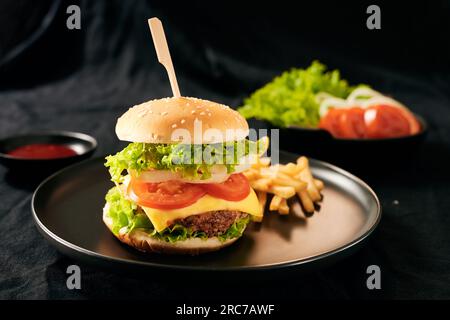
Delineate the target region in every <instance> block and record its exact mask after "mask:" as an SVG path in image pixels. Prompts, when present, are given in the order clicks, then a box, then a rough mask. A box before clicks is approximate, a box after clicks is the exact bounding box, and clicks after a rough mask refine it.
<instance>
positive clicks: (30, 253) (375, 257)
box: [0, 1, 450, 301]
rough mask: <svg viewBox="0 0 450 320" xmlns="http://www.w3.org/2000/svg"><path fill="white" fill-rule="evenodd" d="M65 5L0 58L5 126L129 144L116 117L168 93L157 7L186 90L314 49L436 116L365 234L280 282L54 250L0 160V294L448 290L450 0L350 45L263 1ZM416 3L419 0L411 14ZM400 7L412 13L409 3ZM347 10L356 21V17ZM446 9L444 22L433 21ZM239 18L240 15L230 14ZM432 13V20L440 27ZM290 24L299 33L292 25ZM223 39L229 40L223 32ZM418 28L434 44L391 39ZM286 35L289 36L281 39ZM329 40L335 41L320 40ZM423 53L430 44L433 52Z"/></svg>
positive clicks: (381, 191) (407, 294)
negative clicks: (74, 19)
mask: <svg viewBox="0 0 450 320" xmlns="http://www.w3.org/2000/svg"><path fill="white" fill-rule="evenodd" d="M68 4H69V3H66V2H64V1H63V3H62V4H61V10H60V13H59V17H58V18H57V19H56V20H55V21H54V23H53V24H52V26H51V28H52V29H51V30H49V31H48V33H47V35H46V36H44V38H43V39H41V40H40V42H39V43H37V44H36V46H35V48H33V49H32V50H30V51H29V52H28V53H26V54H25V56H22V57H21V58H20V59H19V60H16V61H15V62H14V64H13V65H9V66H7V67H4V66H3V67H4V69H0V70H2V73H1V74H0V83H1V90H0V137H6V136H9V135H13V134H18V133H25V132H30V131H34V130H40V129H55V130H57V129H64V130H72V131H80V132H85V133H87V134H90V135H92V136H94V137H95V138H96V139H97V140H98V141H99V147H98V150H97V151H96V154H95V156H99V155H103V154H108V153H112V152H115V151H117V150H119V149H121V148H122V147H123V146H124V145H123V143H119V142H118V140H117V138H116V136H115V134H114V125H115V120H116V118H117V117H118V116H119V115H120V114H122V113H123V112H124V111H126V109H127V108H128V107H129V106H132V105H134V104H137V103H140V102H142V101H146V100H149V99H152V98H159V97H165V96H169V95H170V86H169V84H168V80H167V76H166V73H165V71H164V69H163V67H162V66H160V65H159V64H158V63H157V60H156V56H155V53H154V48H153V44H152V41H151V37H150V33H149V31H148V25H147V18H149V17H151V16H155V15H158V16H160V17H162V18H163V22H164V25H165V29H166V34H167V38H168V40H169V44H170V47H171V50H172V57H173V59H174V64H175V67H176V69H177V76H178V81H179V85H180V88H181V92H182V93H183V95H186V96H195V97H202V98H205V99H209V100H214V101H220V102H222V103H225V104H228V105H230V106H233V107H236V106H238V105H239V104H240V103H241V101H242V98H243V97H245V96H246V95H247V94H248V93H250V92H251V91H252V90H254V89H256V88H257V87H258V86H260V85H262V84H263V83H265V82H267V81H270V80H271V78H272V77H273V76H275V75H277V74H279V73H280V72H281V71H282V70H284V69H286V68H289V67H291V66H306V65H307V64H309V62H310V61H311V60H312V59H313V58H320V59H321V60H323V62H325V63H327V64H329V65H330V66H332V67H337V68H339V69H341V70H342V71H343V74H344V77H346V78H347V79H350V81H351V82H352V83H358V82H364V83H369V84H371V85H372V86H374V87H375V88H377V89H378V90H380V91H382V92H386V93H388V94H391V95H393V96H395V97H396V98H398V99H399V100H400V101H403V102H404V103H405V104H406V105H408V106H410V107H411V108H412V109H413V111H414V112H417V113H419V114H421V115H422V116H423V117H425V118H426V119H427V120H428V123H429V134H428V137H427V140H426V142H425V145H424V148H423V150H422V153H421V155H420V157H419V158H418V159H417V161H416V162H415V163H414V166H413V167H411V168H404V169H403V170H402V168H400V169H396V170H395V171H394V170H391V169H390V168H389V167H386V170H385V174H384V175H378V176H376V177H372V178H371V179H370V181H369V182H370V184H371V185H372V187H373V188H374V190H375V191H376V192H377V194H378V195H379V197H380V200H381V203H382V207H383V218H382V221H381V223H380V225H379V227H378V229H377V231H376V232H375V233H374V235H373V237H372V238H371V239H370V240H369V241H368V243H367V244H366V245H365V246H364V247H363V248H362V249H361V250H360V251H359V252H357V253H356V254H354V255H353V256H351V257H349V258H347V259H345V260H343V261H341V262H338V263H337V264H334V265H332V266H330V267H327V268H325V269H320V270H316V271H311V272H310V273H308V274H307V275H305V274H294V275H293V276H290V277H289V279H288V280H286V279H284V280H282V281H280V279H279V278H277V277H272V276H271V274H270V273H267V275H266V276H264V278H263V280H261V279H260V278H258V279H256V278H253V277H252V275H249V276H247V277H246V278H245V279H241V278H239V280H238V278H236V281H233V280H232V279H231V280H227V281H223V280H221V278H219V277H218V278H217V279H215V280H214V281H202V277H198V279H189V278H188V277H180V275H178V274H166V275H164V276H162V275H158V276H152V274H150V273H151V272H152V271H148V273H149V274H147V275H135V274H117V273H116V272H111V271H107V270H104V269H99V268H96V267H93V266H89V265H85V264H80V263H79V262H78V261H74V260H72V259H70V258H67V257H65V256H63V255H61V254H60V253H58V252H57V251H56V250H55V248H53V247H52V246H51V245H50V244H49V243H48V242H47V241H46V240H45V239H44V238H43V237H42V236H41V235H40V234H39V233H38V231H37V229H36V227H35V226H34V223H33V219H32V216H31V211H30V200H31V195H32V190H31V189H30V186H23V185H18V184H16V183H13V181H14V179H12V178H11V176H10V175H11V173H10V172H8V171H7V169H6V168H4V167H0V176H1V177H2V180H1V181H2V182H1V185H0V298H4V299H88V298H130V299H133V298H147V299H152V300H183V301H184V300H186V301H189V300H190V299H200V300H205V301H207V300H209V299H222V300H226V299H227V298H230V297H232V298H234V299H239V298H241V299H243V300H245V299H249V298H252V299H266V300H267V299H269V300H270V299H275V298H276V299H279V300H301V299H310V298H341V299H347V298H387V299H390V298H397V299H409V298H412V299H434V298H450V214H449V213H450V198H449V197H448V195H449V191H450V184H449V182H450V166H449V163H450V90H449V89H450V76H449V72H448V70H449V69H448V66H446V65H445V63H446V62H449V61H446V60H448V51H446V50H448V48H447V47H445V43H444V42H445V39H446V38H445V37H444V36H443V35H446V37H448V34H449V33H448V29H445V28H446V27H448V24H446V22H445V21H447V22H448V20H449V19H448V17H450V13H449V12H448V11H445V10H446V9H448V8H447V7H445V5H444V3H443V2H442V3H441V5H442V6H443V7H442V8H440V9H439V8H438V9H439V10H434V11H433V13H436V12H439V14H440V15H437V16H433V17H434V18H433V17H428V16H427V12H428V11H427V10H425V11H424V12H423V16H421V17H422V19H417V17H414V16H413V17H410V18H408V19H407V18H405V19H404V23H405V24H406V26H405V25H403V28H405V29H403V31H404V33H401V34H399V35H398V37H397V38H396V35H394V36H392V37H390V38H389V35H390V34H391V33H389V30H390V28H391V29H392V26H391V25H389V23H388V22H389V21H390V20H388V19H387V25H386V28H387V30H386V31H383V32H384V33H383V34H381V35H380V34H379V35H377V36H376V37H372V38H371V39H370V41H368V40H367V39H363V37H366V36H364V35H365V34H366V33H364V32H363V31H361V30H359V29H358V30H359V31H358V33H356V35H353V38H352V35H351V34H348V35H347V34H344V35H342V39H343V40H342V41H344V39H347V40H345V46H341V45H340V44H339V41H338V39H336V37H338V33H339V30H341V31H342V29H339V28H338V29H333V30H334V31H333V32H332V33H331V35H330V36H329V38H328V41H327V38H326V37H325V36H326V33H327V31H326V28H325V27H324V26H323V25H310V29H309V30H310V32H308V31H304V30H303V31H301V30H298V32H299V33H301V34H303V35H305V37H303V38H301V37H299V38H296V37H293V38H292V37H291V38H289V33H288V32H287V31H288V30H287V29H281V27H280V26H278V27H276V26H275V25H273V26H271V25H270V20H268V18H270V15H269V16H268V17H267V19H264V16H261V15H260V14H259V12H257V11H255V12H254V14H253V15H248V16H242V14H241V15H239V14H236V16H234V15H233V12H236V13H238V12H241V11H240V10H241V9H240V7H239V6H236V7H234V9H233V10H231V11H230V10H229V11H223V10H221V9H220V8H218V9H214V8H212V7H206V4H205V3H199V2H193V3H192V5H193V6H194V8H197V10H198V11H197V13H198V15H197V16H195V15H192V16H189V18H188V17H186V16H185V17H184V19H183V10H188V8H184V7H185V6H186V5H180V6H182V7H180V8H179V11H177V12H176V13H175V11H171V10H175V9H173V8H168V6H167V5H164V4H162V3H160V1H156V2H152V3H148V2H145V1H127V2H126V4H125V1H82V2H81V3H80V6H81V10H82V29H81V30H79V31H78V30H72V31H68V30H67V29H66V28H65V18H66V17H67V15H66V13H65V8H66V7H67V5H68ZM70 4H71V3H70ZM203 5H204V6H205V8H204V10H202V6H203ZM275 5H276V3H273V4H272V6H275ZM410 5H411V6H414V4H412V3H411V4H410ZM211 6H212V5H211ZM280 6H281V4H280ZM280 8H282V9H283V7H279V8H278V9H277V10H276V11H275V12H273V15H275V16H277V15H280V14H281V12H282V11H283V10H284V11H285V12H290V13H289V19H291V20H292V19H294V20H293V21H294V22H293V25H295V19H299V21H300V20H302V17H304V18H305V19H307V20H308V19H309V20H308V21H313V19H312V18H311V15H312V16H314V14H316V15H317V12H314V11H313V12H309V11H307V10H305V11H301V10H299V11H294V10H291V9H290V8H289V7H284V9H283V10H282V9H280ZM357 8H358V10H359V9H360V10H362V13H361V16H360V17H358V18H357V19H356V18H354V19H356V20H357V21H360V22H358V23H361V24H362V26H361V27H360V28H363V26H364V19H365V17H366V15H365V14H364V6H362V5H361V4H359V5H358V7H357ZM427 8H429V7H427ZM331 9H335V8H334V7H331V8H330V10H331ZM215 10H216V11H215ZM242 10H244V9H242ZM255 10H256V9H255ZM355 10H356V9H355ZM420 10H421V7H420V8H419V9H417V10H415V11H414V12H415V13H417V11H420ZM191 11H192V12H194V11H195V10H191ZM324 11H326V10H325V9H324ZM171 12H172V13H171ZM192 12H190V14H192ZM214 12H216V13H217V19H215V17H214V16H213V13H214ZM245 12H246V13H247V12H250V10H247V11H245ZM296 12H297V14H296ZM403 12H406V14H407V12H408V10H405V11H403ZM414 12H413V13H414ZM219 13H221V14H222V15H221V17H222V19H219V16H220V14H219ZM445 14H447V15H446V16H445ZM386 16H387V17H389V13H388V14H387V15H386ZM445 17H446V19H445ZM225 18H229V19H228V23H229V25H225V23H226V21H227V19H225ZM239 18H240V19H239ZM327 18H328V19H331V18H332V17H331V16H329V17H327ZM342 19H347V20H349V19H351V16H350V15H347V16H342ZM358 19H359V20H358ZM439 19H441V20H439ZM356 20H352V21H353V23H355V24H356V23H357V22H356ZM411 20H414V22H416V23H419V24H420V23H422V24H426V23H428V24H430V25H431V27H430V26H429V25H428V29H427V28H425V30H428V31H430V32H431V31H433V32H434V33H433V35H432V38H433V39H438V40H439V39H442V42H441V43H440V45H441V47H439V44H437V43H434V45H435V47H429V49H428V50H427V48H424V46H431V43H432V41H429V40H426V39H428V38H429V37H427V34H422V33H421V32H422V31H421V32H419V33H417V32H416V33H414V32H413V34H412V35H411V34H408V32H406V31H407V30H409V29H407V24H408V23H409V22H411ZM243 21H246V23H245V24H244V23H243ZM277 21H283V19H279V20H277ZM316 21H317V20H316ZM319 21H322V20H319ZM408 21H409V22H408ZM439 21H444V22H443V23H442V24H441V25H439V24H438V23H439ZM322 22H323V21H322ZM237 23H240V25H239V26H240V27H236V26H235V25H234V24H237ZM299 23H300V22H299ZM434 24H437V27H436V28H437V29H436V30H434V29H433V28H432V27H433V26H434ZM420 26H422V25H419V27H420ZM304 27H306V26H303V25H302V28H304ZM335 27H336V25H335ZM419 27H417V26H416V27H415V28H416V29H413V31H414V30H415V31H417V28H419ZM422 27H423V26H422ZM425 27H427V26H425ZM239 28H241V29H239ZM352 28H353V27H352V24H351V23H350V24H349V25H347V27H346V29H344V30H343V31H345V32H347V33H350V30H353V29H352ZM355 28H356V26H355ZM419 29H420V28H419ZM244 30H247V32H245V31H244ZM420 30H422V29H420ZM240 31H242V33H240ZM259 31H261V32H259ZM290 31H291V35H292V34H295V32H296V30H290ZM314 32H316V34H318V35H320V36H321V37H320V38H319V39H320V41H315V42H314V41H313V40H312V38H313V37H312V35H310V34H309V33H311V34H314ZM423 32H425V31H423ZM227 35H228V37H227ZM306 35H308V36H306ZM383 35H385V36H386V37H388V38H389V39H390V40H389V41H390V42H389V43H390V44H391V46H388V47H386V48H382V47H378V48H379V49H378V50H383V54H382V55H381V56H380V57H379V56H377V55H376V54H373V52H372V51H373V50H370V43H371V42H373V43H377V44H380V43H382V39H383ZM220 37H222V38H223V39H224V43H226V46H224V45H223V44H221V43H218V42H220V39H222V38H220ZM349 37H350V38H349ZM369 37H370V36H369ZM414 37H419V39H422V40H423V41H425V40H426V43H425V44H423V45H421V44H420V43H417V42H414V41H409V42H414V43H408V41H404V43H403V44H397V45H395V43H396V39H400V40H401V39H407V40H413V39H414ZM441 37H442V38H441ZM202 39H205V41H203V42H202ZM255 39H256V40H258V41H259V45H260V47H258V46H257V44H256V43H255V44H254V43H252V42H257V41H256V40H255ZM349 39H350V40H349ZM358 39H359V40H360V42H358ZM206 40H208V41H206ZM400 40H399V41H400ZM287 42H289V45H286V46H284V45H285V44H286V43H287ZM321 42H323V43H326V45H327V47H326V48H324V47H322V46H321ZM352 42H353V44H354V45H353V47H352ZM400 42H401V41H400ZM447 42H448V39H447ZM295 43H296V44H297V46H295V45H294V44H295ZM302 43H305V44H304V45H302ZM323 43H322V44H323ZM358 43H359V44H360V46H358ZM233 44H234V46H233ZM308 44H309V46H308ZM407 45H410V47H409V49H410V51H409V52H408V49H404V50H403V51H402V52H400V51H399V54H398V55H396V54H395V53H393V52H391V54H388V53H389V52H388V53H386V50H387V51H389V50H399V48H400V47H402V46H407ZM264 46H266V48H267V50H264V49H263V48H264ZM380 48H382V49H380ZM414 49H417V51H418V52H414ZM352 51H354V54H353V55H352ZM428 51H435V55H433V53H432V52H431V53H430V52H428ZM355 52H356V53H355ZM368 52H371V53H372V55H371V54H368ZM424 55H425V56H424ZM420 57H422V58H420ZM432 57H435V60H433V59H432ZM277 59H278V60H277ZM427 59H428V61H427ZM277 61H279V63H278V64H277ZM399 61H403V62H404V63H400V62H399ZM405 61H406V62H405ZM414 63H415V65H414ZM427 67H429V68H427ZM386 156H387V157H388V156H389V155H386ZM74 263H75V264H79V265H80V266H81V269H82V290H68V289H67V287H66V277H67V274H66V268H67V266H68V265H70V264H74ZM373 264H375V265H378V266H380V268H381V271H382V279H381V281H382V282H381V283H382V289H381V290H373V291H370V290H368V289H367V287H366V279H367V276H368V275H367V274H366V268H367V267H368V266H369V265H373Z"/></svg>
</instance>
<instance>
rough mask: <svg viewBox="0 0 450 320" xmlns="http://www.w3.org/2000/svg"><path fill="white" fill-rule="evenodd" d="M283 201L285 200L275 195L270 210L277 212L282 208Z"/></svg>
mask: <svg viewBox="0 0 450 320" xmlns="http://www.w3.org/2000/svg"><path fill="white" fill-rule="evenodd" d="M282 200H283V198H281V197H279V196H277V195H274V196H273V197H272V201H270V206H269V210H270V211H277V210H278V209H279V208H280V204H281V201H282Z"/></svg>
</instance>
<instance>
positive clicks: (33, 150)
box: [8, 143, 77, 159]
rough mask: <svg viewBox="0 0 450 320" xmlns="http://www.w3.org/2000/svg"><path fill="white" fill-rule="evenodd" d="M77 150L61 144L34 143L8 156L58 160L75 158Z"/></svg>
mask: <svg viewBox="0 0 450 320" xmlns="http://www.w3.org/2000/svg"><path fill="white" fill-rule="evenodd" d="M76 154H77V153H76V152H75V150H73V149H71V148H69V147H66V146H64V145H61V144H49V143H34V144H28V145H25V146H21V147H18V148H16V149H13V150H11V151H9V152H8V155H10V156H12V157H17V158H26V159H56V158H67V157H72V156H75V155H76Z"/></svg>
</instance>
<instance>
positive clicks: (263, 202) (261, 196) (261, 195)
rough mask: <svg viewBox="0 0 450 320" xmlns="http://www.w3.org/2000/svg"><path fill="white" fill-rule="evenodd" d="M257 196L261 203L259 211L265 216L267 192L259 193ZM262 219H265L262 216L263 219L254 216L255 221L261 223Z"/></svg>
mask: <svg viewBox="0 0 450 320" xmlns="http://www.w3.org/2000/svg"><path fill="white" fill-rule="evenodd" d="M256 195H257V197H258V201H259V210H260V212H262V214H263V215H264V209H265V207H266V202H267V192H264V191H257V192H256ZM262 219H263V216H262V215H261V217H256V216H253V221H256V222H261V221H262Z"/></svg>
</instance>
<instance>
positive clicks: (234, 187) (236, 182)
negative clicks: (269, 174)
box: [204, 173, 250, 201]
mask: <svg viewBox="0 0 450 320" xmlns="http://www.w3.org/2000/svg"><path fill="white" fill-rule="evenodd" d="M204 188H205V190H206V192H208V194H210V195H211V196H213V197H216V198H221V199H225V200H229V201H239V200H242V199H245V198H246V197H247V196H248V194H249V193H250V184H249V183H248V180H247V178H246V177H245V176H244V175H243V174H242V173H236V174H232V175H231V176H230V177H229V178H228V180H227V181H225V182H222V183H209V184H205V185H204Z"/></svg>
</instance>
